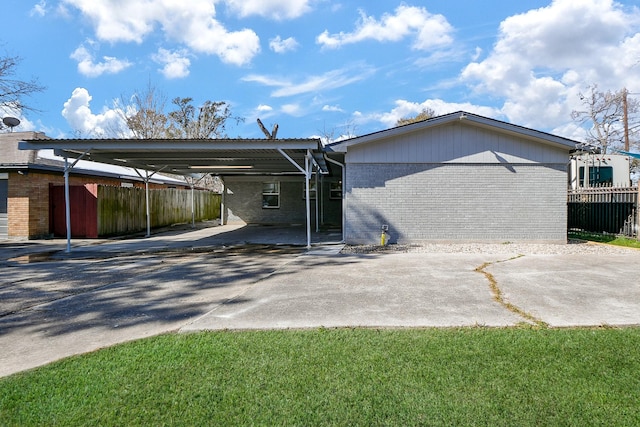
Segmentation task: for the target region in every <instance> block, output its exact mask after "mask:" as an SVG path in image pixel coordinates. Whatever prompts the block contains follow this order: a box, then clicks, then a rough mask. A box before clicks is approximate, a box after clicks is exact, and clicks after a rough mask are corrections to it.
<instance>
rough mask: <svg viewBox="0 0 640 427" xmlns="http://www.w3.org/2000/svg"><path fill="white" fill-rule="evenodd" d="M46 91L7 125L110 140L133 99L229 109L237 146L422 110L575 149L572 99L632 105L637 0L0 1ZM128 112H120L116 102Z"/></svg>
mask: <svg viewBox="0 0 640 427" xmlns="http://www.w3.org/2000/svg"><path fill="white" fill-rule="evenodd" d="M1 4H2V10H3V12H2V14H3V19H2V25H0V55H1V56H12V57H13V56H18V57H20V58H21V62H20V63H19V64H18V67H17V69H16V71H17V73H16V75H15V76H14V77H15V78H17V79H20V80H30V79H32V78H35V79H37V80H38V82H39V83H40V84H41V85H42V86H45V87H46V89H45V90H44V91H42V92H38V93H34V94H33V95H32V96H30V97H28V98H25V99H24V102H25V103H26V104H27V105H29V106H30V107H33V108H35V109H37V111H15V110H13V111H4V112H1V111H0V115H3V116H7V115H12V116H16V117H19V118H20V119H21V120H22V124H21V125H20V127H19V128H17V129H16V130H22V131H32V130H33V131H39V132H44V133H46V134H47V135H48V136H50V137H54V138H75V137H105V136H113V135H109V134H108V132H109V129H113V128H114V127H116V126H115V125H114V123H117V121H118V120H121V118H120V117H121V115H119V114H118V112H117V109H118V108H124V107H126V105H124V104H127V103H128V102H129V101H130V99H131V97H132V96H133V95H134V94H135V93H143V92H144V91H146V90H147V88H148V87H149V86H152V87H154V88H155V89H156V90H157V91H159V92H160V93H162V94H163V95H164V96H165V97H166V99H167V100H168V101H169V102H168V103H167V104H168V107H170V100H171V99H173V98H176V97H180V98H186V97H189V98H193V104H194V105H196V106H197V105H201V104H202V103H204V102H205V101H207V100H209V101H224V102H226V103H228V105H229V106H230V108H231V112H232V114H233V115H234V116H238V117H241V118H243V119H244V121H243V122H240V123H238V124H236V123H235V121H230V122H229V124H228V126H227V134H228V136H229V137H232V138H262V137H264V135H263V133H262V132H261V131H260V128H259V127H258V125H257V124H256V119H257V118H260V119H261V121H262V122H263V123H264V124H265V126H266V127H267V128H268V129H271V128H272V127H273V126H274V125H275V124H278V126H279V130H278V137H279V138H307V137H318V136H322V137H327V136H328V137H330V138H331V139H333V140H337V139H340V138H344V137H345V136H355V135H364V134H368V133H371V132H376V131H379V130H383V129H387V128H390V127H393V126H394V124H395V123H396V121H397V120H398V119H400V118H403V117H410V116H415V115H417V114H418V113H420V111H422V110H423V109H425V108H426V109H431V110H433V111H434V112H435V113H436V114H437V115H441V114H447V113H450V112H454V111H459V110H464V111H467V112H471V113H476V114H480V115H483V116H486V117H491V118H495V119H498V120H503V121H506V122H510V123H513V124H516V125H520V126H526V127H530V128H533V129H537V130H541V131H544V132H550V133H553V134H556V135H559V136H564V137H568V138H573V139H576V140H583V139H584V135H585V130H584V129H583V128H581V127H580V126H579V125H578V124H577V123H576V122H574V121H573V120H572V119H571V111H572V110H576V109H581V108H583V104H582V101H581V99H580V95H581V94H585V93H588V91H589V87H590V86H592V85H597V87H598V89H599V90H612V91H616V90H620V89H622V88H625V87H626V88H627V89H628V90H629V92H630V93H631V95H630V96H638V99H640V0H624V1H612V0H555V1H548V0H547V1H538V0H517V1H514V0H487V1H478V0H458V1H444V0H433V1H417V0H413V1H412V0H407V1H400V0H398V1H394V0H385V1H368V2H366V1H359V2H357V1H350V0H341V1H330V0H182V1H179V0H38V1H36V0H2V1H1ZM127 105H128V104H127Z"/></svg>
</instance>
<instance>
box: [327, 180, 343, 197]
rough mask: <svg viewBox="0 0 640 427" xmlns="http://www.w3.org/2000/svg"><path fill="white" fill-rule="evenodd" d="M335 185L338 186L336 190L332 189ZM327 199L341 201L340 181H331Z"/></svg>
mask: <svg viewBox="0 0 640 427" xmlns="http://www.w3.org/2000/svg"><path fill="white" fill-rule="evenodd" d="M335 185H338V186H339V187H338V188H337V189H336V188H334V186H335ZM336 192H337V195H336ZM329 199H331V200H342V181H331V182H330V183H329Z"/></svg>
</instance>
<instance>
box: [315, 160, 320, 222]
mask: <svg viewBox="0 0 640 427" xmlns="http://www.w3.org/2000/svg"><path fill="white" fill-rule="evenodd" d="M318 187H319V185H318V171H317V170H316V233H317V232H318V231H320V218H319V215H318V201H319V200H320V190H319V189H318Z"/></svg>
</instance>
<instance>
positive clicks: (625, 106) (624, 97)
mask: <svg viewBox="0 0 640 427" xmlns="http://www.w3.org/2000/svg"><path fill="white" fill-rule="evenodd" d="M627 94H628V91H627V88H626V87H625V88H624V89H622V114H623V116H622V121H623V123H624V151H629V105H628V103H627Z"/></svg>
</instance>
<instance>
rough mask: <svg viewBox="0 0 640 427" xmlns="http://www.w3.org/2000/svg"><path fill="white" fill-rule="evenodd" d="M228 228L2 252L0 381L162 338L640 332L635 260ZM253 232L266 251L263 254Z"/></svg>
mask: <svg viewBox="0 0 640 427" xmlns="http://www.w3.org/2000/svg"><path fill="white" fill-rule="evenodd" d="M224 227H227V226H224ZM224 227H213V228H206V229H201V230H193V231H184V232H180V233H174V234H173V235H163V236H156V237H154V238H152V239H134V240H129V241H117V242H100V244H95V243H96V242H87V243H86V244H84V243H83V244H82V245H80V246H79V247H75V248H74V251H73V252H72V254H71V255H65V254H63V253H61V252H59V249H61V248H58V247H57V246H55V245H57V244H59V242H58V243H43V247H42V248H44V249H46V251H44V254H43V252H42V250H41V251H40V252H38V250H37V247H35V249H34V247H31V248H30V250H29V251H27V250H26V249H24V248H22V247H20V248H17V247H16V246H15V245H12V244H0V264H1V266H2V267H1V268H2V276H1V278H0V375H9V374H11V373H15V372H18V371H21V370H24V369H29V368H33V367H36V366H40V365H43V364H46V363H49V362H51V361H54V360H58V359H60V358H63V357H67V356H70V355H74V354H79V353H84V352H88V351H93V350H95V349H98V348H101V347H105V346H109V345H113V344H116V343H119V342H124V341H128V340H132V339H138V338H144V337H148V336H152V335H156V334H160V333H164V332H168V331H183V332H188V331H195V330H202V329H211V330H217V329H227V328H233V329H266V328H315V327H352V326H365V327H442V326H474V325H483V326H509V325H516V324H518V323H521V322H543V323H546V324H548V325H550V326H574V325H577V326H591V325H603V324H606V325H629V324H634V325H635V324H640V280H639V279H640V252H639V251H636V250H630V249H619V250H605V251H600V250H595V251H594V250H590V248H592V247H591V246H590V247H588V248H587V247H585V248H587V249H588V250H580V251H578V252H580V253H571V251H569V253H566V252H567V251H565V250H564V249H562V248H563V247H562V246H561V247H558V248H552V251H551V252H554V253H550V254H538V253H524V254H523V253H522V248H520V247H516V246H509V245H507V246H504V247H498V248H497V250H496V247H495V246H493V247H476V248H475V250H474V251H471V252H465V251H462V250H459V249H460V248H458V247H456V246H448V247H445V246H440V247H435V248H431V249H429V250H426V251H414V250H412V251H411V252H409V253H403V252H398V251H385V252H381V253H377V252H376V253H366V254H340V253H339V251H340V249H341V247H342V246H341V245H337V244H331V242H327V241H326V240H325V241H324V243H321V244H320V243H319V244H317V245H315V246H314V247H313V248H312V250H310V251H306V250H305V248H304V247H301V246H294V245H287V244H286V243H287V242H286V241H282V238H283V237H282V236H285V235H286V233H281V232H279V231H278V230H275V231H274V230H273V229H269V230H266V229H265V230H257V229H255V230H253V234H252V236H253V237H251V238H250V239H248V238H244V237H242V238H241V239H238V240H237V243H236V244H234V245H230V246H228V245H224V244H222V243H220V242H219V241H218V240H216V239H221V237H220V233H229V234H227V236H226V241H231V240H233V236H234V234H233V232H234V229H232V228H224ZM236 231H238V232H240V233H246V232H247V230H246V229H236ZM260 232H266V233H267V235H268V236H270V237H269V238H270V239H272V241H271V242H270V243H268V244H266V243H264V244H260V243H257V242H258V241H259V240H260V239H257V238H256V237H255V236H256V235H259V234H260ZM294 234H295V233H293V234H291V235H292V236H293V235H294ZM236 236H237V235H236ZM274 236H279V237H278V238H277V239H276V238H275V237H274ZM296 236H297V234H296ZM296 238H297V237H296ZM247 239H248V240H247ZM273 239H275V240H277V241H275V240H273ZM285 240H286V239H285ZM89 243H91V244H89ZM34 244H37V242H34ZM47 245H48V246H47ZM42 248H41V249H42ZM52 248H57V249H52ZM83 248H84V249H83ZM443 248H446V249H447V250H446V251H445V250H443ZM556 249H557V250H556ZM574 252H575V251H574ZM29 254H30V255H29ZM497 293H498V294H499V295H497ZM497 296H501V297H502V300H500V298H496V297H497ZM506 302H509V303H511V304H512V305H511V306H508V305H507V304H506ZM514 307H515V309H514Z"/></svg>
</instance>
